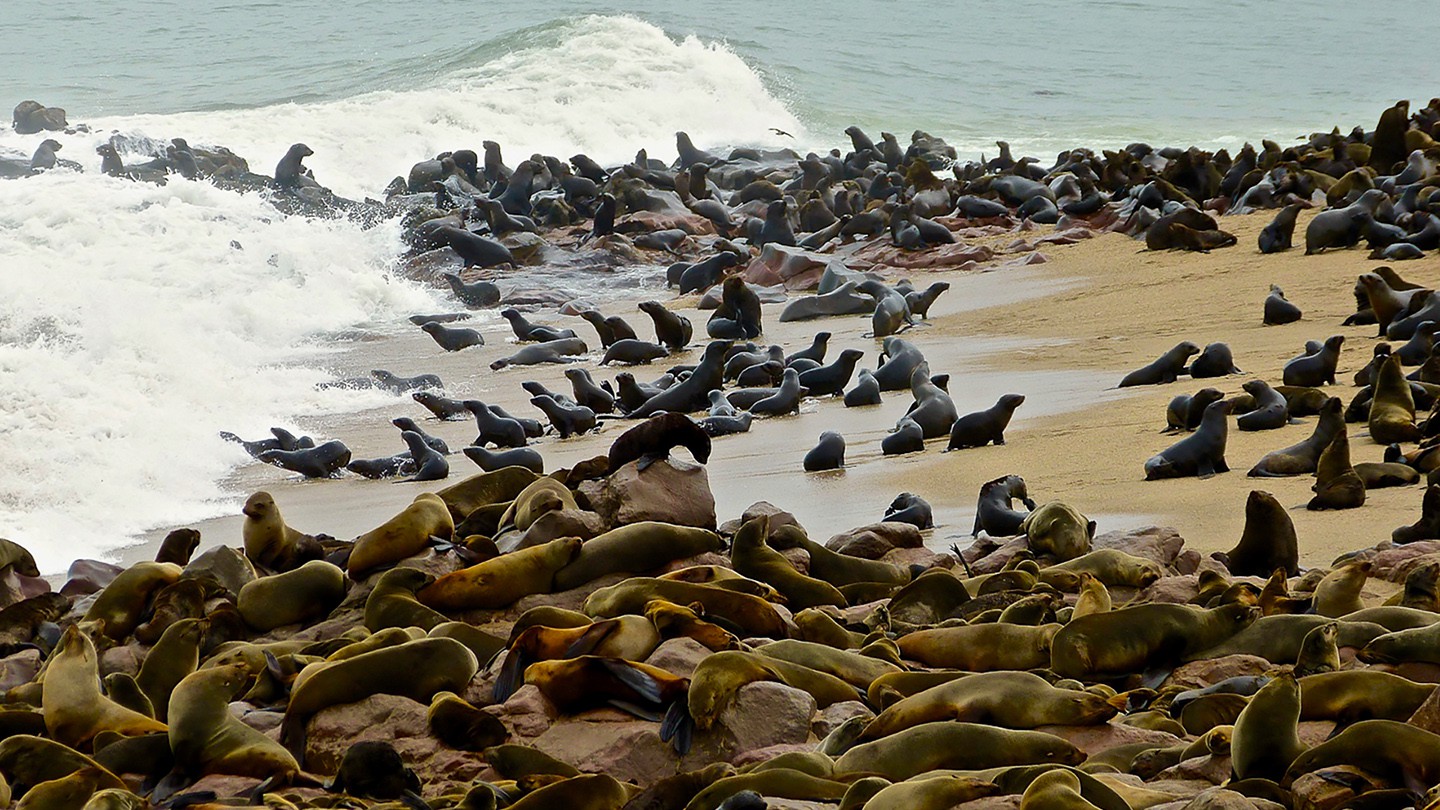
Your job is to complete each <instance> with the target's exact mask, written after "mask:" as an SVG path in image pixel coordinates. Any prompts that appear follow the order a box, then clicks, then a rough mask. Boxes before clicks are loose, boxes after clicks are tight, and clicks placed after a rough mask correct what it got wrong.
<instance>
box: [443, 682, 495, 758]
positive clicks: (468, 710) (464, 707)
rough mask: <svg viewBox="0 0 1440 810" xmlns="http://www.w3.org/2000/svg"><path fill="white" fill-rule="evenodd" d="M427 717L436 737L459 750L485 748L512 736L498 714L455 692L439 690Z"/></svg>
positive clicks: (480, 749) (479, 749)
mask: <svg viewBox="0 0 1440 810" xmlns="http://www.w3.org/2000/svg"><path fill="white" fill-rule="evenodd" d="M425 719H426V724H427V725H428V726H429V728H430V733H431V734H434V735H435V738H436V739H437V740H439V741H440V742H442V743H444V744H445V745H448V746H450V747H451V748H454V749H457V750H460V751H483V750H485V749H487V748H491V747H493V746H496V745H499V744H501V743H503V742H505V740H506V739H507V738H508V737H509V736H510V733H509V732H508V731H506V729H505V726H504V725H503V724H501V722H500V720H499V719H498V718H496V717H495V715H493V714H488V713H486V712H482V711H480V710H479V709H477V708H475V707H474V706H472V705H470V703H468V702H467V701H466V700H465V699H464V698H461V697H460V696H459V695H457V694H455V693H454V692H436V693H435V697H434V698H433V699H432V700H431V701H430V708H429V709H428V710H427V711H426V713H425Z"/></svg>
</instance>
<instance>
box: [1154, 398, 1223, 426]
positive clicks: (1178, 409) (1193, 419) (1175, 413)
mask: <svg viewBox="0 0 1440 810" xmlns="http://www.w3.org/2000/svg"><path fill="white" fill-rule="evenodd" d="M1224 398H1225V395H1224V394H1222V393H1220V390H1219V389H1218V388H1201V389H1200V390H1199V391H1196V392H1195V393H1194V394H1181V395H1179V396H1177V397H1175V398H1174V399H1172V400H1170V404H1169V405H1167V406H1166V407H1165V430H1163V431H1162V432H1163V433H1179V432H1181V431H1184V432H1187V433H1188V432H1190V431H1193V430H1194V429H1195V428H1197V427H1200V419H1201V417H1202V416H1204V414H1205V409H1206V408H1207V407H1209V406H1210V403H1212V402H1219V401H1220V400H1222V399H1224Z"/></svg>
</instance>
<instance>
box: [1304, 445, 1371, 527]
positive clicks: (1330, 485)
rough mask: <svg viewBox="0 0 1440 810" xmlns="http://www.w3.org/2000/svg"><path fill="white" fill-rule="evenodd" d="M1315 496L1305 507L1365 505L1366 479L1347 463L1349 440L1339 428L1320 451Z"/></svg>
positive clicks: (1327, 507)
mask: <svg viewBox="0 0 1440 810" xmlns="http://www.w3.org/2000/svg"><path fill="white" fill-rule="evenodd" d="M1311 489H1312V490H1314V492H1315V497H1313V498H1311V499H1310V502H1309V503H1307V504H1306V505H1305V508H1306V509H1310V510H1312V511H1318V510H1321V509H1356V508H1358V507H1361V506H1364V505H1365V482H1364V481H1362V480H1361V479H1360V475H1359V473H1357V472H1355V468H1354V467H1353V466H1352V465H1351V464H1350V440H1349V439H1348V438H1346V436H1345V430H1344V429H1343V428H1342V429H1341V430H1340V432H1339V433H1336V434H1335V438H1334V439H1331V440H1330V446H1329V447H1327V448H1325V452H1323V453H1321V454H1320V463H1319V464H1318V465H1317V467H1316V470H1315V485H1314V486H1313V487H1311Z"/></svg>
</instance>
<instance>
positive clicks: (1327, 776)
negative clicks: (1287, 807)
mask: <svg viewBox="0 0 1440 810" xmlns="http://www.w3.org/2000/svg"><path fill="white" fill-rule="evenodd" d="M1367 784H1368V785H1370V787H1368V788H1366V787H1364V786H1365V785H1367ZM1347 785H1357V786H1360V787H1362V788H1364V789H1363V790H1356V789H1355V788H1352V787H1347ZM1378 787H1382V786H1381V785H1376V784H1375V782H1374V780H1373V778H1372V777H1370V775H1369V774H1367V773H1365V772H1364V771H1362V770H1360V769H1359V768H1352V767H1350V766H1348V765H1339V766H1336V767H1334V768H1322V769H1320V770H1318V771H1314V772H1312V773H1306V774H1301V775H1300V776H1299V777H1297V778H1296V779H1295V781H1294V783H1292V784H1291V785H1290V793H1291V795H1293V796H1294V797H1295V810H1333V808H1336V807H1340V806H1341V805H1343V804H1345V803H1346V802H1348V801H1350V800H1351V799H1353V798H1355V797H1356V796H1358V795H1360V794H1361V793H1362V792H1364V790H1373V789H1375V788H1378Z"/></svg>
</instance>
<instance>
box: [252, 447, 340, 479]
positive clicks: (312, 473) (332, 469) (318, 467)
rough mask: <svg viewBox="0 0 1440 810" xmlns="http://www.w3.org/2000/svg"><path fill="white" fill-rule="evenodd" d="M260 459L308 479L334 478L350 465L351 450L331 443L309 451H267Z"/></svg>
mask: <svg viewBox="0 0 1440 810" xmlns="http://www.w3.org/2000/svg"><path fill="white" fill-rule="evenodd" d="M259 459H260V460H261V461H263V462H265V463H266V464H274V465H275V466H276V467H280V468H281V469H285V470H289V471H290V472H295V473H300V474H301V475H303V476H305V477H306V478H333V477H335V475H336V474H337V473H339V472H340V470H342V469H344V468H345V465H346V464H349V463H350V448H348V447H346V446H345V443H344V442H340V441H329V442H325V443H324V444H322V445H319V446H318V447H312V448H309V449H307V450H266V451H265V452H263V453H261V454H260V455H259Z"/></svg>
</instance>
